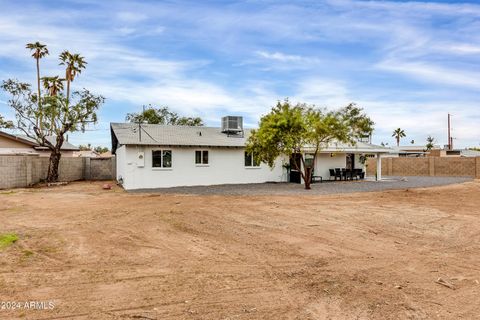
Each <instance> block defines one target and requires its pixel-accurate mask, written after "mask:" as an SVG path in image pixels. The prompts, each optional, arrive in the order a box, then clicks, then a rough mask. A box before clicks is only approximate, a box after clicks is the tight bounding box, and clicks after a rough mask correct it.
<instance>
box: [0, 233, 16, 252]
mask: <svg viewBox="0 0 480 320" xmlns="http://www.w3.org/2000/svg"><path fill="white" fill-rule="evenodd" d="M17 240H18V236H17V235H16V234H14V233H6V234H2V235H0V249H3V248H6V247H8V246H10V245H12V244H13V243H15V242H17Z"/></svg>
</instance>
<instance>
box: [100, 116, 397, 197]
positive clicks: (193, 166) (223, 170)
mask: <svg viewBox="0 0 480 320" xmlns="http://www.w3.org/2000/svg"><path fill="white" fill-rule="evenodd" d="M225 118H230V119H232V118H236V119H234V120H235V121H234V122H235V124H234V125H233V127H234V129H232V125H228V119H227V121H225ZM229 126H230V127H229ZM110 129H111V138H112V153H113V154H115V155H116V168H117V181H118V182H119V183H121V184H122V185H123V187H124V188H125V189H126V190H133V189H150V188H165V187H177V186H194V185H214V184H238V183H263V182H287V181H290V182H298V183H301V181H300V177H299V174H298V172H297V174H295V170H293V169H290V170H288V169H287V168H288V167H289V164H290V161H291V160H292V159H287V158H282V157H279V158H278V159H277V161H276V162H275V166H274V167H273V168H270V167H269V166H268V165H266V164H264V163H256V162H255V160H254V159H253V157H252V156H251V155H250V154H248V153H247V152H246V151H245V145H246V142H247V139H248V136H249V134H250V129H243V126H242V119H241V117H224V118H223V121H222V128H217V127H192V126H172V125H156V124H137V123H111V124H110ZM309 151H311V150H309V149H308V148H305V150H304V153H305V158H306V159H307V161H308V159H309V158H312V157H311V156H309ZM389 151H390V149H388V148H384V147H381V146H376V145H372V144H369V143H364V142H359V143H358V144H357V145H355V146H347V145H340V144H337V145H332V146H328V147H326V148H324V149H323V150H322V151H321V152H320V154H319V155H318V156H317V160H316V161H317V163H316V164H315V175H316V176H322V177H323V178H324V179H328V178H329V174H330V172H329V169H332V168H345V167H348V168H361V169H364V161H362V159H361V158H362V157H365V156H366V155H370V156H371V155H376V156H377V157H378V160H379V159H380V155H381V154H385V153H388V152H389ZM377 165H378V168H379V170H378V171H377V177H378V179H381V163H380V161H377Z"/></svg>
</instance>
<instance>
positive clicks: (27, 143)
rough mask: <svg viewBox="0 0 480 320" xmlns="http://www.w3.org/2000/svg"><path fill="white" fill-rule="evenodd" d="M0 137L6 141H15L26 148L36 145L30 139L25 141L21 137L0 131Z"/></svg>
mask: <svg viewBox="0 0 480 320" xmlns="http://www.w3.org/2000/svg"><path fill="white" fill-rule="evenodd" d="M0 136H2V137H5V138H7V139H11V140H15V141H17V142H20V143H23V144H25V145H27V146H31V147H34V146H36V145H37V143H35V142H32V141H31V140H30V139H26V138H24V137H21V136H17V135H13V134H10V133H6V132H4V131H0Z"/></svg>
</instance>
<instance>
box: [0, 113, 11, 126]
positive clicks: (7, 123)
mask: <svg viewBox="0 0 480 320" xmlns="http://www.w3.org/2000/svg"><path fill="white" fill-rule="evenodd" d="M13 127H14V126H13V122H12V121H7V120H5V119H4V118H3V116H2V115H1V114H0V129H1V128H5V129H12V128H13Z"/></svg>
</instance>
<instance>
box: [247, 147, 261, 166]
mask: <svg viewBox="0 0 480 320" xmlns="http://www.w3.org/2000/svg"><path fill="white" fill-rule="evenodd" d="M245 167H260V162H258V161H257V160H255V157H254V156H253V154H252V153H249V152H246V151H245Z"/></svg>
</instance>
